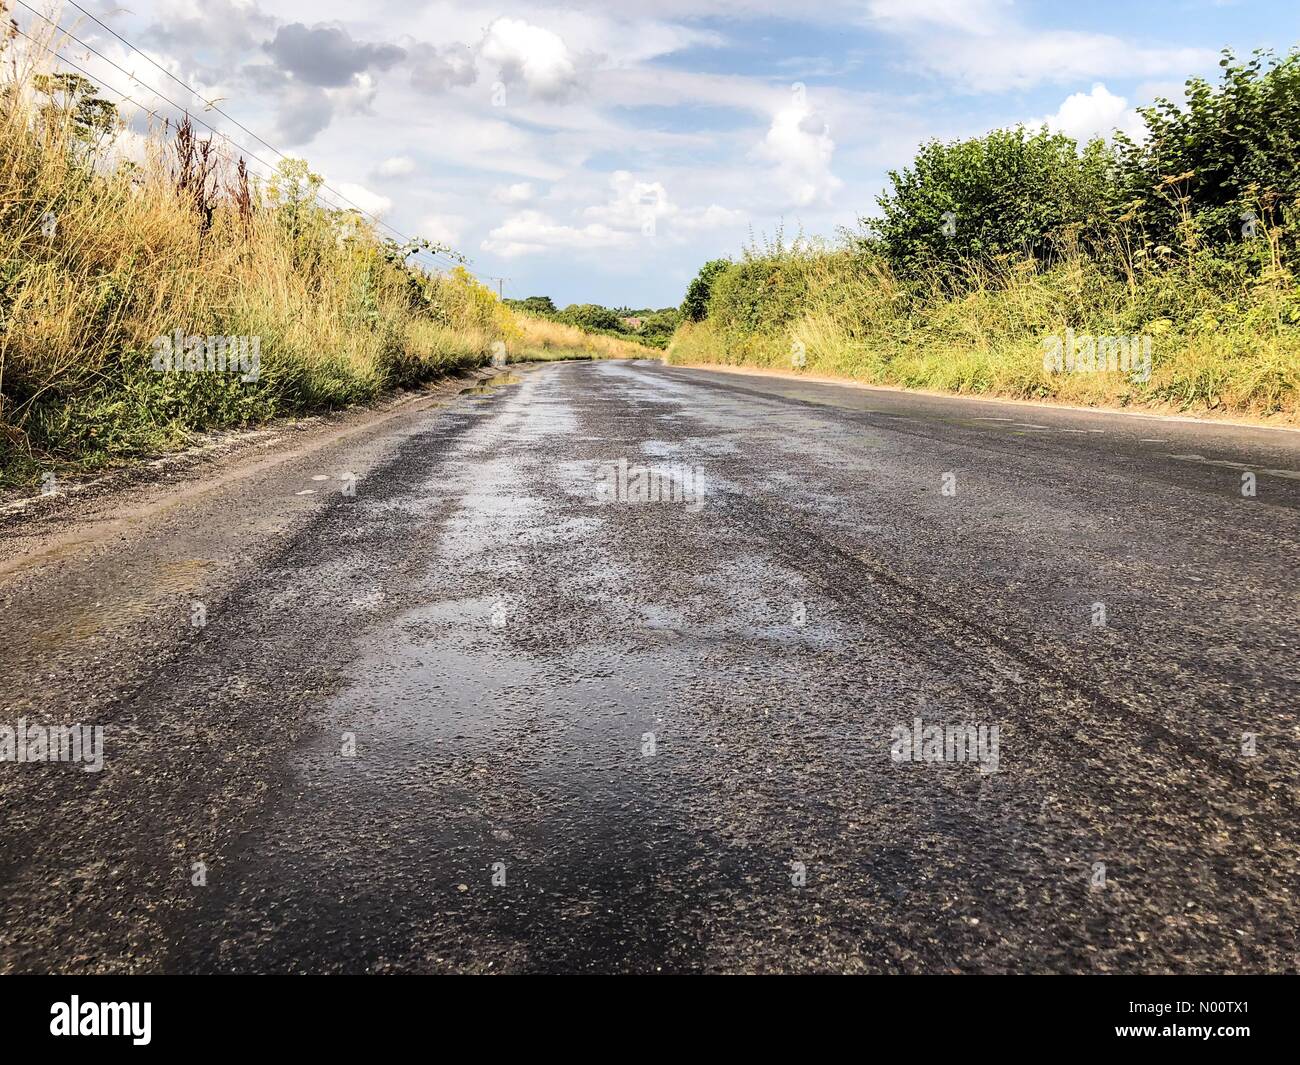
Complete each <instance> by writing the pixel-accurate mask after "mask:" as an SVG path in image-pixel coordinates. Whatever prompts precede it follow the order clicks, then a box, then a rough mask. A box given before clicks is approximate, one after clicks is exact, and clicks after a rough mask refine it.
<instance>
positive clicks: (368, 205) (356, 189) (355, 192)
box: [334, 181, 393, 218]
mask: <svg viewBox="0 0 1300 1065" xmlns="http://www.w3.org/2000/svg"><path fill="white" fill-rule="evenodd" d="M334 187H335V188H336V189H338V190H339V192H340V193H342V194H343V195H344V196H346V197H347V198H348V199H349V200H351V201H352V202H353V203H354V204H356V205H357V206H358V207H360V208H361V209H362V210H363V211H365V212H366V213H367V214H372V215H375V216H376V217H378V218H383V217H384V215H386V214H387V213H388V212H389V211H391V210H392V209H393V201H392V200H390V199H389V198H388V197H387V196H381V195H379V193H377V192H371V191H370V190H369V189H368V188H366V187H365V186H364V185H355V184H353V183H352V182H349V181H344V182H342V183H341V184H338V185H335V186H334ZM345 206H346V205H345Z"/></svg>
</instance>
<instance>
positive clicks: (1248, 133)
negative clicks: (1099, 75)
mask: <svg viewBox="0 0 1300 1065" xmlns="http://www.w3.org/2000/svg"><path fill="white" fill-rule="evenodd" d="M1219 65H1220V66H1221V67H1222V68H1223V73H1222V75H1221V77H1222V81H1221V84H1220V85H1218V86H1217V87H1215V86H1212V85H1211V84H1210V83H1209V82H1207V81H1205V80H1203V79H1201V78H1192V79H1190V80H1189V81H1188V82H1187V90H1186V103H1185V105H1183V106H1179V105H1178V104H1175V103H1172V102H1170V101H1169V100H1164V99H1160V100H1157V101H1156V102H1155V103H1154V104H1153V105H1151V106H1150V107H1144V108H1139V113H1140V114H1141V116H1142V119H1143V121H1144V123H1145V125H1146V133H1145V136H1144V138H1143V140H1142V141H1141V142H1135V141H1133V140H1131V139H1130V138H1128V137H1126V136H1124V135H1122V134H1121V135H1117V136H1116V138H1115V144H1116V155H1117V162H1118V166H1117V170H1116V179H1117V182H1118V187H1119V195H1120V197H1121V198H1122V199H1123V200H1125V201H1126V203H1127V205H1128V207H1129V218H1130V219H1131V220H1134V221H1136V222H1138V223H1139V224H1140V225H1141V226H1143V228H1144V229H1145V230H1146V233H1147V236H1148V238H1149V239H1150V240H1151V241H1153V242H1155V243H1157V244H1165V245H1172V244H1175V243H1177V242H1179V238H1180V236H1182V235H1183V234H1180V227H1186V226H1188V225H1190V226H1192V227H1193V233H1192V234H1188V235H1189V236H1194V237H1195V238H1196V239H1199V240H1203V241H1205V242H1207V243H1208V244H1210V245H1211V246H1219V247H1222V246H1225V245H1227V244H1232V243H1237V242H1240V241H1241V240H1242V238H1243V237H1245V238H1246V239H1250V237H1251V236H1252V235H1254V234H1252V233H1251V229H1252V228H1257V227H1251V226H1250V225H1248V223H1249V221H1250V220H1251V219H1252V218H1254V219H1258V221H1259V222H1260V223H1267V224H1269V225H1270V226H1272V225H1276V224H1277V223H1279V222H1283V221H1285V220H1286V218H1287V215H1288V214H1292V213H1294V212H1295V211H1296V209H1297V205H1298V204H1300V51H1292V52H1291V53H1289V54H1288V55H1287V56H1286V57H1285V58H1283V59H1278V58H1277V57H1276V56H1274V55H1273V54H1272V53H1270V52H1262V51H1261V52H1256V53H1255V54H1254V56H1253V58H1252V59H1251V60H1250V61H1249V62H1248V63H1236V62H1234V58H1233V56H1232V53H1230V52H1224V54H1223V59H1222V60H1220V64H1219ZM1288 234H1289V240H1290V246H1291V247H1292V248H1294V247H1295V235H1294V228H1293V227H1288Z"/></svg>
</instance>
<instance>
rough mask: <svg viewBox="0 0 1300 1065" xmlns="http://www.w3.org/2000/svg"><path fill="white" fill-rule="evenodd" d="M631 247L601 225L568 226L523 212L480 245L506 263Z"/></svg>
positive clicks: (536, 213)
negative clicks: (569, 251) (563, 251)
mask: <svg viewBox="0 0 1300 1065" xmlns="http://www.w3.org/2000/svg"><path fill="white" fill-rule="evenodd" d="M628 243H630V234H628V233H623V232H619V231H617V230H614V229H611V228H610V227H609V226H606V225H604V224H602V223H599V222H592V223H590V224H588V225H585V226H569V225H564V224H562V223H558V222H555V221H554V220H553V219H551V218H550V217H548V216H547V215H544V214H542V213H541V212H540V211H520V212H519V213H518V214H516V215H513V216H511V217H510V218H507V219H506V220H505V221H504V222H502V223H501V225H499V226H497V227H496V228H495V229H493V230H492V231H491V232H490V233H488V235H487V239H485V240H484V241H483V243H482V245H481V247H482V249H483V250H484V251H488V252H494V253H495V254H497V255H500V256H502V257H503V258H506V259H512V258H515V257H517V256H520V255H532V254H536V253H537V252H543V251H552V250H556V249H573V250H584V251H585V250H591V249H596V248H612V247H616V246H618V245H625V244H628Z"/></svg>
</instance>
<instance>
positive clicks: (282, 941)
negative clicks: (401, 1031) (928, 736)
mask: <svg viewBox="0 0 1300 1065" xmlns="http://www.w3.org/2000/svg"><path fill="white" fill-rule="evenodd" d="M506 380H507V382H508V383H504V384H493V385H490V386H484V387H482V388H481V389H478V390H475V391H472V392H468V393H466V394H465V395H462V396H461V397H459V398H458V399H456V400H454V401H452V402H448V403H446V404H443V405H440V406H437V407H433V408H428V409H424V410H421V411H416V412H411V413H409V414H407V415H404V416H403V417H400V418H394V419H393V420H391V421H389V422H387V423H385V424H384V425H383V426H381V427H377V428H375V429H374V430H373V431H371V432H369V433H358V434H355V435H354V436H351V437H348V438H346V439H342V440H338V441H334V442H332V443H329V444H327V445H325V446H324V447H322V449H320V450H318V451H315V452H310V453H307V454H304V455H303V456H302V457H301V458H299V459H294V460H293V461H289V462H284V463H281V464H279V465H277V466H275V467H274V468H271V469H267V470H255V471H253V472H252V473H250V474H248V475H247V476H242V477H232V478H231V479H230V480H229V483H223V484H222V485H220V486H218V487H215V488H213V490H212V491H210V492H207V493H206V494H201V495H199V496H197V497H195V498H188V499H185V500H182V501H179V502H176V503H174V504H167V503H166V501H165V500H164V501H162V502H160V503H159V504H158V505H156V506H154V507H153V508H152V509H148V510H147V512H143V513H141V515H140V516H138V518H132V519H131V520H129V521H125V522H124V523H123V527H122V529H121V531H120V532H119V531H118V530H117V529H116V528H115V529H114V531H113V533H112V535H111V536H105V535H103V534H102V530H101V533H100V534H98V535H97V536H96V537H90V536H88V537H87V538H86V540H85V541H84V542H74V543H73V544H72V546H68V547H62V548H60V549H59V550H57V551H48V552H46V553H45V554H44V555H42V556H41V557H40V558H39V559H37V560H36V561H33V562H32V563H31V564H30V565H29V566H27V567H26V568H19V569H17V570H16V571H14V572H11V573H10V574H9V576H8V578H7V581H6V583H5V584H4V585H3V586H0V601H2V602H3V606H4V611H5V622H4V631H5V633H6V636H7V639H6V640H5V642H4V646H3V647H0V673H3V675H4V676H5V678H6V679H5V685H4V686H5V689H6V690H5V692H4V696H3V699H0V706H2V708H3V712H2V713H0V724H4V723H12V722H13V721H15V720H16V719H18V718H20V717H24V718H26V719H27V720H29V721H55V720H58V721H64V722H97V723H102V724H104V725H105V727H106V754H105V766H104V769H103V770H102V771H101V772H98V773H88V772H83V771H82V770H81V769H80V768H79V767H76V766H71V765H65V764H6V765H0V902H2V904H3V905H2V908H0V969H2V970H3V971H48V970H54V971H104V972H117V971H166V972H172V971H183V972H193V971H198V972H208V971H220V972H226V971H306V972H316V971H348V972H352V971H381V972H382V971H476V972H493V971H524V972H529V971H564V972H569V971H600V972H603V971H641V972H645V971H649V972H654V971H697V970H706V971H864V972H949V971H953V972H1007V971H1031V972H1042V971H1060V972H1107V971H1115V972H1139V971H1140V972H1152V971H1178V972H1182V971H1213V972H1218V971H1279V970H1294V969H1295V968H1296V965H1297V942H1296V928H1297V924H1298V922H1297V917H1300V908H1298V907H1297V904H1296V901H1295V895H1296V888H1297V872H1296V871H1297V868H1298V866H1297V850H1298V849H1300V847H1298V838H1297V837H1298V833H1297V827H1296V826H1297V817H1296V815H1297V810H1296V806H1297V786H1296V785H1297V770H1296V755H1297V750H1298V746H1300V745H1298V742H1297V741H1300V733H1298V731H1297V711H1298V708H1300V699H1298V698H1297V696H1298V695H1300V657H1298V656H1297V649H1298V647H1300V636H1298V635H1297V624H1296V617H1297V600H1296V590H1295V576H1296V569H1297V563H1296V560H1297V558H1298V557H1300V554H1298V553H1297V541H1298V540H1300V434H1295V433H1285V432H1275V431H1268V430H1264V429H1243V428H1231V427H1224V426H1206V425H1192V424H1188V423H1185V422H1178V421H1170V420H1158V419H1148V418H1133V417H1126V416H1121V415H1113V414H1102V413H1095V412H1074V411H1062V410H1051V409H1045V408H1036V407H1029V406H1018V405H1011V404H992V403H984V402H977V401H970V400H959V399H946V398H935V397H922V396H915V395H907V394H901V393H886V392H874V391H863V390H857V389H848V388H840V387H835V386H829V385H813V384H808V383H804V382H798V381H788V380H779V379H768V378H756V377H737V376H733V375H727V374H723V373H707V372H701V371H693V370H685V369H678V368H667V367H661V366H658V365H656V364H652V363H596V364H590V363H571V364H559V365H551V366H544V367H530V368H527V369H524V370H522V371H521V372H520V373H519V374H518V376H517V377H512V378H508V379H506ZM620 462H625V463H626V467H625V470H626V473H619V472H618V471H619V470H620V465H619V464H620ZM639 469H646V470H648V471H653V472H654V474H655V477H654V479H653V490H655V491H659V490H662V493H663V495H664V496H665V497H666V498H663V499H659V500H657V501H638V499H639V497H638V494H637V493H638V490H639V488H640V487H641V486H643V485H645V484H646V483H647V481H648V478H639V477H638V476H637V473H638V470H639ZM350 474H355V480H354V481H349V480H348V475H350ZM1244 474H1250V475H1251V478H1247V479H1246V480H1247V481H1249V480H1251V479H1252V478H1253V482H1254V489H1253V490H1254V494H1250V493H1249V491H1247V493H1246V494H1243V475H1244ZM602 485H604V491H603V494H602V490H601V486H602ZM101 524H102V523H101ZM196 602H199V603H201V604H202V605H203V609H204V617H205V622H206V623H205V624H204V625H202V626H201V627H200V626H196V625H195V624H193V605H194V603H196ZM918 722H919V723H918ZM968 724H969V725H973V726H977V727H982V728H983V731H982V732H981V733H980V735H981V736H983V737H985V739H986V740H989V739H991V738H992V737H993V733H992V732H991V731H990V730H991V729H992V728H994V727H996V729H997V733H996V748H995V749H991V748H990V745H989V743H987V742H986V743H984V746H983V747H981V748H980V750H981V752H982V753H983V755H984V756H985V757H984V758H983V760H982V761H981V760H980V759H979V758H977V757H976V756H975V755H974V754H971V756H970V757H968V758H966V759H965V760H964V761H963V760H958V759H959V758H960V756H961V755H962V754H963V751H962V749H961V748H960V745H958V747H955V748H953V747H951V745H950V749H949V750H947V751H944V750H943V749H942V748H940V749H939V751H938V754H939V755H940V757H939V758H938V759H936V760H925V757H924V755H923V753H922V752H921V751H919V750H918V751H917V759H916V760H913V759H912V758H911V757H910V756H909V753H908V751H907V750H906V749H904V751H903V752H902V753H900V742H902V741H901V737H903V736H906V737H908V740H907V741H906V742H907V743H909V744H910V742H911V739H912V738H913V737H915V738H917V739H920V738H921V737H922V736H923V735H924V733H923V732H922V730H923V729H924V728H925V727H927V726H935V725H937V726H940V727H941V728H942V727H944V726H958V725H962V726H964V725H968ZM900 730H901V731H900ZM972 750H973V747H972ZM929 753H930V754H931V755H933V754H935V753H936V752H935V751H934V749H932V748H931V749H929ZM990 755H995V757H989V756H990Z"/></svg>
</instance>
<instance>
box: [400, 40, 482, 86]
mask: <svg viewBox="0 0 1300 1065" xmlns="http://www.w3.org/2000/svg"><path fill="white" fill-rule="evenodd" d="M407 54H408V58H409V59H410V62H411V84H412V85H413V86H415V88H417V89H419V90H420V91H421V92H427V93H439V92H445V91H446V90H447V89H450V88H451V87H452V86H453V85H473V84H474V82H475V81H477V80H478V65H477V61H478V57H477V55H476V54H475V52H474V49H473V48H471V47H470V46H469V45H467V44H449V45H445V46H443V47H441V48H439V47H437V46H435V45H432V44H417V45H413V46H412V47H411V48H410V49H409V51H408V53H407Z"/></svg>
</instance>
